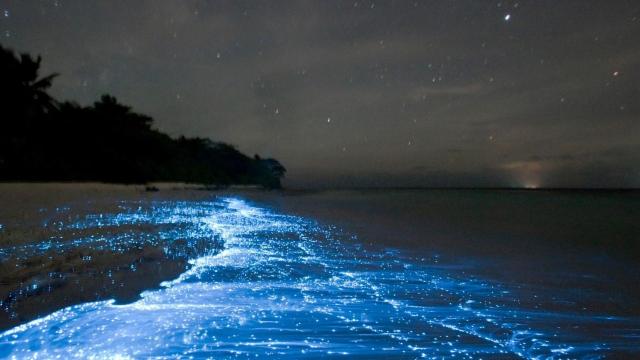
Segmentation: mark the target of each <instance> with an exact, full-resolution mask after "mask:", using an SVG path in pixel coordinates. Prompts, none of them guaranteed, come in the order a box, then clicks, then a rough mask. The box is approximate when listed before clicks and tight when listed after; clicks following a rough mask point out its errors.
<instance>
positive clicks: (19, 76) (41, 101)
mask: <svg viewBox="0 0 640 360" xmlns="http://www.w3.org/2000/svg"><path fill="white" fill-rule="evenodd" d="M41 61H42V59H41V57H40V56H38V57H37V58H36V59H34V58H33V57H31V55H29V54H21V55H20V56H18V55H16V54H15V53H14V52H13V51H12V50H10V49H7V48H4V47H2V46H0V78H2V82H1V83H0V107H1V109H0V110H1V111H2V112H4V113H5V114H9V115H10V117H12V118H14V119H13V120H14V121H16V120H18V119H15V117H24V116H26V117H28V118H32V117H34V116H37V115H39V114H42V113H46V112H49V111H51V110H53V109H55V108H56V105H57V104H56V101H55V100H54V99H53V98H52V97H51V95H49V94H48V93H47V90H48V89H49V88H50V87H51V83H52V81H53V79H54V78H55V77H56V76H58V74H50V75H47V76H45V77H39V71H40V62H41ZM8 120H11V119H8Z"/></svg>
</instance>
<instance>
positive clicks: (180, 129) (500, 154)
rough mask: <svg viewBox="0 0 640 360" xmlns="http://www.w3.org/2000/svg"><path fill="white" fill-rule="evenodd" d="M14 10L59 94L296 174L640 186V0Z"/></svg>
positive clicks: (384, 180)
mask: <svg viewBox="0 0 640 360" xmlns="http://www.w3.org/2000/svg"><path fill="white" fill-rule="evenodd" d="M4 8H5V9H6V10H7V11H8V15H9V16H5V17H2V20H1V23H0V26H2V28H1V29H0V30H2V32H3V35H4V39H3V42H4V43H5V44H7V45H9V46H12V47H14V48H16V49H18V50H21V51H31V52H36V53H41V54H42V55H43V56H44V58H45V65H46V66H45V68H46V70H47V71H55V72H60V73H61V74H62V76H61V77H60V78H59V79H58V82H57V83H56V85H55V87H54V92H55V94H56V95H57V96H60V97H62V98H68V99H74V100H77V101H79V102H80V103H88V102H90V101H92V100H93V99H95V98H97V96H98V95H99V94H101V93H103V92H110V93H113V94H115V95H116V96H118V97H119V98H120V99H121V100H123V101H124V102H127V103H130V104H132V105H133V106H134V107H135V108H137V109H139V110H140V111H142V112H146V113H149V114H151V115H152V116H153V117H154V118H155V119H156V121H157V126H158V127H160V128H161V129H163V130H166V131H169V132H170V133H172V134H176V135H177V134H186V135H198V136H209V137H212V138H214V139H219V140H223V141H228V142H231V143H233V144H236V145H237V146H239V148H240V149H241V150H243V151H246V152H249V153H254V152H258V153H261V154H264V155H268V156H275V157H277V158H279V159H280V160H282V161H283V162H284V163H285V164H286V165H287V167H288V168H289V170H290V173H289V174H290V182H291V183H293V184H310V183H314V184H317V183H319V182H324V183H325V184H329V183H331V184H336V185H340V184H351V185H372V184H385V185H398V186H404V185H407V186H408V185H411V186H419V185H428V186H433V185H437V186H441V185H447V184H449V185H452V186H521V185H525V186H528V185H536V186H607V185H610V186H639V185H640V166H638V165H637V164H640V155H638V154H639V153H640V152H639V151H637V150H639V147H640V135H638V134H640V125H639V124H640V122H639V121H638V120H640V119H639V115H640V103H639V102H638V99H640V89H639V88H638V87H639V84H640V73H639V72H638V71H637V70H636V69H638V68H640V66H638V65H640V46H639V45H638V41H637V39H638V38H640V19H639V16H640V4H638V2H637V1H633V0H631V1H606V2H604V1H585V0H580V1H578V0H576V1H572V0H567V1H552V0H545V1H535V2H520V1H499V2H486V1H373V2H372V1H349V2H344V1H278V2H272V1H197V0H193V1H150V0H148V1H135V2H131V1H105V2H87V1H79V0H78V1H65V0H57V1H53V0H52V1H8V2H6V5H4ZM2 10H4V9H2ZM507 15H510V16H509V19H508V20H506V19H505V17H506V16H507ZM417 169H422V170H420V171H417Z"/></svg>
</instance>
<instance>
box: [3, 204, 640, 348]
mask: <svg viewBox="0 0 640 360" xmlns="http://www.w3.org/2000/svg"><path fill="white" fill-rule="evenodd" d="M147 205H148V204H146V205H145V206H144V207H143V206H141V207H139V208H138V207H137V205H136V204H133V203H129V204H124V205H123V206H122V208H121V212H120V213H117V212H116V213H115V214H114V215H113V216H104V217H103V216H99V215H91V216H86V217H84V218H81V219H79V220H78V221H75V222H70V223H61V224H59V228H60V229H61V231H62V230H64V229H66V231H67V232H66V233H65V234H66V235H65V236H62V237H60V238H57V239H52V240H51V239H50V240H48V241H46V242H42V243H39V244H29V245H23V246H15V247H11V248H5V249H2V254H4V255H5V256H7V254H18V253H27V252H36V253H37V252H38V251H45V250H50V249H52V248H54V249H69V248H73V247H76V246H89V247H97V248H100V247H103V248H109V249H119V248H122V249H126V248H129V247H132V246H141V245H143V244H145V243H154V244H157V243H159V242H162V241H164V242H166V243H167V244H169V245H167V246H165V251H166V252H167V253H171V252H172V251H173V252H176V251H177V252H180V251H182V252H184V251H187V250H185V249H193V248H194V247H197V248H198V249H199V250H197V251H196V250H194V251H193V252H188V251H187V253H188V255H189V256H191V257H190V260H189V264H190V266H188V268H187V269H186V270H185V271H184V272H183V273H181V274H180V275H179V276H177V277H176V278H175V279H173V280H169V281H165V282H163V283H162V285H161V287H160V288H159V289H156V290H149V291H146V292H144V293H143V294H142V297H141V299H139V300H137V301H134V302H131V303H126V304H119V303H116V302H115V301H98V302H90V303H83V304H79V305H75V306H71V307H67V308H64V309H62V310H58V311H55V312H53V313H51V314H49V315H46V316H44V317H41V318H39V319H36V320H33V321H31V322H28V323H25V324H22V325H19V326H16V327H14V328H12V329H9V330H7V331H5V332H4V333H2V334H0V357H6V358H16V359H22V358H33V359H36V358H37V359H45V358H46V359H48V358H64V359H69V358H83V359H84V358H91V359H136V358H158V359H167V358H216V359H220V358H223V359H224V358H255V357H258V358H262V357H265V356H273V357H278V358H291V359H298V358H306V357H311V358H362V359H371V358H385V359H387V358H398V359H415V358H428V359H442V358H459V359H574V358H584V359H598V358H604V357H606V356H607V355H610V354H615V353H619V352H623V353H626V354H631V353H634V352H640V319H638V318H634V317H621V316H611V315H609V314H606V313H602V314H594V313H592V312H582V311H579V310H580V309H574V308H572V307H571V306H564V305H563V304H565V303H571V301H572V299H573V298H574V297H575V296H584V294H574V293H572V292H571V290H570V289H566V292H562V291H561V290H558V289H554V290H553V292H549V291H546V292H545V290H544V289H540V288H535V289H533V288H530V287H527V286H525V285H522V286H516V285H513V284H507V283H500V282H497V281H492V280H490V279H483V278H481V277H477V276H469V275H467V274H468V273H469V269H472V268H473V267H474V266H477V265H475V264H474V263H473V262H469V263H465V262H452V263H445V262H443V261H442V260H441V259H440V258H439V257H438V256H425V255H424V254H417V253H413V252H410V251H408V250H406V249H405V250H401V249H388V248H384V249H378V248H373V247H365V246H363V245H361V244H360V242H359V239H357V238H353V237H352V236H351V235H349V234H346V233H344V232H342V231H339V230H338V229H336V228H333V227H329V226H326V225H319V224H318V223H317V222H315V221H313V220H312V219H305V218H301V217H297V216H290V215H285V214H281V213H277V212H275V211H272V210H270V209H268V208H265V207H261V206H259V205H257V204H253V203H251V202H248V201H245V200H243V199H240V198H234V197H229V198H218V199H216V200H213V201H209V202H202V201H200V202H197V201H194V202H171V201H166V202H161V203H155V204H152V205H153V206H151V210H149V207H148V206H147ZM60 211H64V209H61V210H60ZM131 224H146V225H148V226H149V228H155V229H156V230H157V228H158V227H160V228H161V229H162V231H160V232H156V233H154V234H155V235H153V236H150V235H149V234H146V233H145V232H144V231H143V230H144V228H143V230H140V229H139V228H137V230H136V231H133V232H132V231H128V230H122V231H121V232H118V231H117V229H120V228H122V229H129V228H128V227H127V226H129V225H131ZM105 227H106V228H112V229H115V230H114V231H112V232H111V233H110V235H109V236H105V235H104V234H103V235H100V236H94V235H91V234H87V233H86V232H85V231H83V229H88V228H93V229H95V228H105ZM70 229H71V230H73V231H71V230H70ZM129 230H130V229H129ZM68 231H71V233H69V232H68ZM114 234H116V235H114ZM174 239H175V241H178V240H180V242H181V244H183V246H180V247H173V246H171V243H172V241H174ZM207 242H209V243H210V244H208V245H207V244H206V243H207ZM203 243H205V245H202V244H203ZM196 244H201V245H202V246H199V247H198V246H196ZM543 303H553V304H556V306H540V304H543Z"/></svg>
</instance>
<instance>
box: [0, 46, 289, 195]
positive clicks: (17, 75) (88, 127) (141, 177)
mask: <svg viewBox="0 0 640 360" xmlns="http://www.w3.org/2000/svg"><path fill="white" fill-rule="evenodd" d="M40 62H41V59H40V57H38V58H36V59H34V58H32V57H31V56H30V55H28V54H22V55H20V56H19V57H18V56H17V55H15V53H14V52H13V51H11V50H8V49H5V48H3V47H1V46H0V74H1V75H2V76H3V81H2V82H1V85H0V101H1V102H0V112H1V113H2V114H3V116H2V121H0V180H4V181H16V180H20V181H24V180H28V181H35V180H37V181H106V182H118V183H144V182H150V181H184V182H191V183H204V184H216V185H228V184H259V185H262V186H264V187H268V188H278V187H280V186H281V184H280V180H281V178H282V177H283V176H284V174H285V172H286V170H285V169H284V167H283V166H282V164H280V163H279V162H278V161H277V160H275V159H261V158H260V157H258V156H256V157H255V158H250V157H248V156H246V155H244V154H242V153H241V152H239V151H238V150H237V149H236V148H235V147H233V146H231V145H229V144H225V143H219V142H214V141H212V140H210V139H203V138H186V137H184V136H182V137H179V138H177V139H173V138H171V137H170V136H168V135H166V134H164V133H162V132H160V131H158V130H155V129H153V127H152V125H153V119H152V118H151V117H149V116H147V115H144V114H139V113H136V112H134V111H133V110H132V108H131V107H130V106H127V105H124V104H122V103H120V102H118V100H117V99H116V98H115V97H113V96H110V95H103V96H102V97H101V98H100V100H98V101H96V102H95V103H94V104H93V105H92V106H87V107H83V106H80V105H78V104H75V103H71V102H59V101H56V100H55V99H53V98H52V97H51V96H50V95H49V94H48V92H47V90H48V89H49V88H50V87H51V83H52V80H53V79H54V78H55V77H56V76H57V75H56V74H52V75H48V76H45V77H42V78H40V77H39V69H40ZM5 79H6V80H5Z"/></svg>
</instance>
